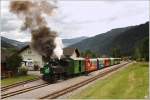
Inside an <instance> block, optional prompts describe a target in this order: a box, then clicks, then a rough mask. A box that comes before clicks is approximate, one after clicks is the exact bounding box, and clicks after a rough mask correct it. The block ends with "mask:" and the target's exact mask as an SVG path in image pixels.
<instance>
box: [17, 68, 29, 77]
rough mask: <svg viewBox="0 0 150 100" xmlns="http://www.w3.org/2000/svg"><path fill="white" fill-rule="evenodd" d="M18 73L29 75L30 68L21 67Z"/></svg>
mask: <svg viewBox="0 0 150 100" xmlns="http://www.w3.org/2000/svg"><path fill="white" fill-rule="evenodd" d="M18 72H19V75H27V73H28V68H27V67H25V66H21V67H19V68H18Z"/></svg>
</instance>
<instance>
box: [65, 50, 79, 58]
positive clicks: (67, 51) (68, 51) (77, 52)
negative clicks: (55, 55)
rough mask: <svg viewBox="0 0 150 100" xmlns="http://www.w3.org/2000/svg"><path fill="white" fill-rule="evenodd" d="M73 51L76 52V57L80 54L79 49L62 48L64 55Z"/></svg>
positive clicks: (68, 54)
mask: <svg viewBox="0 0 150 100" xmlns="http://www.w3.org/2000/svg"><path fill="white" fill-rule="evenodd" d="M74 52H76V54H77V57H79V56H80V53H79V50H78V49H77V48H64V49H63V54H64V55H66V56H71V55H72V54H73V53H74Z"/></svg>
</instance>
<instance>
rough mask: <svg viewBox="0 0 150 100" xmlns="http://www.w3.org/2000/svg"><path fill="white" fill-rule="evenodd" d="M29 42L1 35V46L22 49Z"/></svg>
mask: <svg viewBox="0 0 150 100" xmlns="http://www.w3.org/2000/svg"><path fill="white" fill-rule="evenodd" d="M27 44H28V43H26V42H20V41H16V40H12V39H8V38H5V37H3V36H1V46H2V47H5V48H17V49H20V48H22V47H24V46H25V45H27Z"/></svg>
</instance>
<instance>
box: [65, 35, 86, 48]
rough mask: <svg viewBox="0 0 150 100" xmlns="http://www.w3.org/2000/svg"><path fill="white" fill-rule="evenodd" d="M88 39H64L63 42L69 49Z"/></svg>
mask: <svg viewBox="0 0 150 100" xmlns="http://www.w3.org/2000/svg"><path fill="white" fill-rule="evenodd" d="M86 38H87V37H84V36H83V37H77V38H72V39H62V42H63V44H64V46H65V47H68V46H70V45H73V44H75V43H78V42H80V41H82V40H84V39H86Z"/></svg>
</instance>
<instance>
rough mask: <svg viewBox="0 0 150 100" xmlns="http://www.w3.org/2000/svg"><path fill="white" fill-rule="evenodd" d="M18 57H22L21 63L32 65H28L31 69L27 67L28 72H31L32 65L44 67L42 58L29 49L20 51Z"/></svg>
mask: <svg viewBox="0 0 150 100" xmlns="http://www.w3.org/2000/svg"><path fill="white" fill-rule="evenodd" d="M20 55H21V56H22V59H23V61H29V62H32V64H30V65H31V67H29V66H28V68H29V70H33V66H34V64H37V65H39V66H40V67H42V66H43V65H44V62H43V61H42V56H41V55H39V54H38V53H37V52H36V51H34V50H32V49H30V48H27V49H25V50H24V51H22V52H21V53H20Z"/></svg>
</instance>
